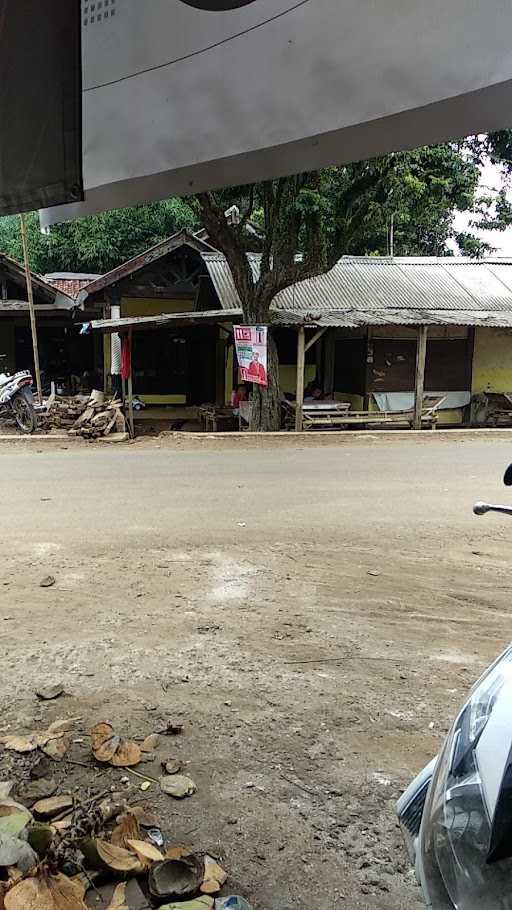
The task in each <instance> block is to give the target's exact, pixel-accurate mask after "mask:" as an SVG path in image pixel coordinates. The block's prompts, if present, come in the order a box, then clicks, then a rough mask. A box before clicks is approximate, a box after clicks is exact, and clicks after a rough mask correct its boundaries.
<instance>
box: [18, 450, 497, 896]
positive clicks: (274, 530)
mask: <svg viewBox="0 0 512 910" xmlns="http://www.w3.org/2000/svg"><path fill="white" fill-rule="evenodd" d="M510 455H511V447H510V446H509V444H508V442H506V441H502V440H498V441H495V440H493V439H492V437H489V438H487V437H486V438H485V439H477V440H470V439H468V440H464V439H463V438H460V439H459V438H457V439H456V440H455V441H446V440H444V441H443V440H438V441H437V440H435V439H434V438H433V437H431V436H430V435H429V436H428V437H427V436H426V435H425V438H424V437H423V436H422V437H421V438H420V439H419V440H416V441H411V442H409V441H405V442H404V441H402V440H400V441H399V440H398V439H397V440H389V439H379V438H377V439H371V438H370V439H366V440H363V439H358V438H354V441H353V442H351V443H349V444H344V445H336V444H333V445H328V446H322V447H318V448H316V447H312V446H308V447H307V448H300V447H295V446H294V445H293V444H290V443H288V444H287V445H286V446H284V445H283V446H279V447H276V448H267V447H265V446H264V445H263V446H260V447H259V448H257V449H255V448H253V449H250V450H244V449H241V448H240V447H238V446H237V447H235V448H233V447H231V446H230V445H229V444H225V445H222V446H217V445H216V444H214V443H212V444H211V445H205V446H202V447H197V446H195V447H194V446H193V447H192V448H191V450H188V449H187V448H184V447H183V445H181V446H180V447H179V448H177V447H176V445H175V444H174V443H173V442H172V441H165V440H164V441H159V440H157V441H155V442H154V443H148V444H147V445H143V446H140V445H134V446H132V447H130V448H126V449H125V448H123V449H109V450H103V449H100V448H99V447H89V448H87V447H81V448H77V449H76V450H74V449H72V448H70V449H69V450H66V451H61V450H60V449H56V450H55V451H51V452H47V453H45V452H36V451H32V450H30V452H27V453H26V452H25V449H22V450H21V451H20V448H18V447H16V449H15V450H14V449H11V448H9V447H5V448H2V450H1V468H2V470H1V472H0V497H1V503H2V510H1V514H0V528H1V532H2V555H3V559H2V565H1V569H0V636H1V640H2V654H3V659H2V669H3V672H2V680H1V687H0V709H1V720H0V732H5V731H7V730H9V731H15V730H16V731H18V730H30V729H33V728H34V727H36V728H40V727H41V725H43V724H45V723H46V721H47V720H53V719H54V718H56V717H62V716H69V715H79V716H81V717H82V718H83V720H82V721H81V722H80V728H81V729H82V730H87V729H88V727H89V726H90V725H92V723H94V722H95V721H99V720H104V719H110V720H111V721H113V722H115V724H116V726H118V727H120V728H121V729H122V730H124V731H125V732H127V733H130V734H131V735H133V736H143V735H146V734H147V733H150V732H151V731H152V730H153V729H154V728H155V726H156V724H157V721H158V719H160V718H172V719H174V720H176V721H179V722H183V723H184V725H185V728H184V732H183V734H182V735H181V736H179V737H174V738H172V740H169V739H166V740H165V741H163V743H162V747H161V755H160V757H166V756H167V755H168V754H169V753H171V752H172V753H173V754H176V755H178V756H180V757H181V758H182V759H183V760H184V761H188V762H190V764H189V765H188V773H189V774H190V776H191V777H193V778H194V780H195V781H196V783H197V787H198V791H197V793H196V794H195V795H194V796H193V797H191V798H190V799H188V800H185V801H184V802H181V803H175V802H172V801H171V799H170V798H169V797H165V796H163V794H158V793H157V787H156V786H154V785H153V786H152V787H151V789H150V790H149V791H148V794H147V797H148V803H149V804H151V805H153V806H155V807H156V808H157V810H158V812H159V813H160V814H161V816H162V818H163V819H164V821H165V825H164V827H165V830H166V834H167V836H168V837H169V838H172V839H173V840H175V841H177V842H180V843H183V842H185V843H192V844H193V845H194V846H195V847H197V848H198V849H199V848H200V849H209V850H210V851H211V852H214V853H217V854H219V855H221V856H222V857H223V858H224V863H225V865H226V867H227V869H228V870H229V872H230V890H231V892H235V893H236V892H239V893H241V894H243V895H245V896H246V897H247V898H248V899H249V900H250V901H251V903H252V904H253V906H254V908H255V910H292V908H293V910H311V908H315V910H332V908H333V907H346V908H350V910H352V908H382V910H384V908H385V910H398V908H404V910H405V908H408V910H410V908H413V907H415V906H418V907H419V906H420V904H419V893H418V890H417V888H416V886H415V884H414V880H413V877H412V875H411V873H410V872H409V868H408V863H407V860H406V857H405V854H404V851H403V849H402V845H401V841H400V835H399V832H398V831H397V829H396V826H395V823H394V818H393V812H392V807H393V801H394V798H395V797H396V795H398V793H399V791H400V790H401V788H403V786H404V785H405V784H406V783H407V782H408V780H409V778H410V777H411V776H412V775H413V774H414V773H415V772H416V771H417V770H419V768H420V767H421V766H422V764H423V763H425V762H426V760H427V759H429V758H430V757H431V756H432V754H433V753H435V752H436V750H437V749H438V748H439V744H440V742H441V740H442V737H443V734H444V732H445V731H446V729H447V725H448V723H449V721H450V719H451V718H452V716H453V714H454V711H455V710H456V708H457V706H458V704H459V703H460V701H461V698H462V696H463V695H464V693H465V691H466V690H467V688H468V687H469V685H470V684H471V683H472V681H473V680H474V679H475V677H476V676H477V675H478V673H479V672H480V671H481V670H482V669H483V668H484V667H485V665H486V664H487V663H488V662H489V661H490V660H491V658H493V657H494V656H495V655H496V654H497V653H498V652H499V651H500V650H501V649H502V648H503V647H504V646H505V645H506V644H507V643H508V641H509V638H512V635H511V623H510V593H511V590H512V575H511V573H510V559H509V553H510V546H511V542H512V523H507V520H506V519H505V518H499V517H490V516H487V517H486V518H482V519H476V518H474V517H473V516H472V514H471V505H472V502H473V501H474V500H475V499H479V498H482V499H491V500H492V499H499V498H503V496H504V488H503V487H501V485H500V475H501V473H502V469H503V467H504V465H505V464H506V463H507V461H508V459H509V457H510ZM505 498H506V497H505ZM47 575H53V576H54V577H55V579H56V583H55V585H54V586H53V587H50V588H41V587H40V586H39V582H40V581H41V579H42V578H43V577H44V576H47ZM333 658H336V660H333ZM50 680H51V681H55V680H62V681H63V683H64V684H65V688H66V692H67V693H69V694H68V695H67V696H65V697H62V698H60V699H59V700H58V701H56V702H48V703H40V702H38V701H37V699H36V698H35V695H34V690H35V688H36V687H37V686H38V685H39V684H41V683H42V682H44V681H50ZM77 738H78V739H82V740H83V737H82V736H77ZM87 749H88V746H87V740H83V741H82V742H81V743H76V744H74V745H73V752H72V753H70V754H72V755H73V756H74V757H75V758H76V759H78V760H83V761H88V753H87ZM12 765H13V760H12V757H11V756H10V754H7V753H6V754H4V755H3V756H2V755H1V754H0V778H4V777H5V776H6V775H7V774H9V773H11V772H12V770H13V769H12ZM17 767H18V771H16V768H15V769H14V770H15V773H21V772H19V765H18V766H17ZM144 772H145V773H148V774H149V775H152V776H158V773H159V762H156V763H155V767H154V768H153V769H152V765H151V764H149V765H144ZM59 773H60V776H61V779H62V780H64V777H65V774H67V773H69V779H70V781H71V782H72V783H75V784H76V783H78V782H79V780H80V775H81V774H87V773H88V772H86V771H83V772H82V771H81V769H80V768H79V767H78V766H70V765H66V766H60V771H59ZM122 773H123V772H120V771H115V770H113V769H112V770H110V771H106V772H104V773H103V775H100V776H99V780H100V784H101V785H104V784H106V785H108V784H109V783H110V782H111V781H113V780H116V779H117V778H119V777H120V776H122ZM139 783H140V781H139V782H138V781H137V780H136V779H135V778H134V780H133V784H134V786H135V787H137V786H138V785H139ZM139 796H140V797H142V794H140V793H139Z"/></svg>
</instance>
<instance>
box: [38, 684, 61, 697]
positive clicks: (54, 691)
mask: <svg viewBox="0 0 512 910" xmlns="http://www.w3.org/2000/svg"><path fill="white" fill-rule="evenodd" d="M63 692H64V686H63V685H62V683H55V685H53V686H41V687H40V688H39V689H36V695H37V697H38V698H42V699H43V701H53V699H54V698H58V697H59V695H62V693H63Z"/></svg>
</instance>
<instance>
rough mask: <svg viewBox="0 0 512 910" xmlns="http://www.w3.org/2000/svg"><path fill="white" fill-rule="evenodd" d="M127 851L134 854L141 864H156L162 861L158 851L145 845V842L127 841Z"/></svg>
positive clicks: (151, 845) (149, 845) (150, 845)
mask: <svg viewBox="0 0 512 910" xmlns="http://www.w3.org/2000/svg"><path fill="white" fill-rule="evenodd" d="M127 846H128V849H129V850H131V851H132V852H133V853H135V855H136V856H138V857H139V859H140V861H141V863H146V864H147V863H148V860H149V862H150V863H156V862H160V861H161V860H163V856H162V854H161V853H160V850H157V849H156V847H154V846H153V844H148V843H146V841H145V840H129V841H127Z"/></svg>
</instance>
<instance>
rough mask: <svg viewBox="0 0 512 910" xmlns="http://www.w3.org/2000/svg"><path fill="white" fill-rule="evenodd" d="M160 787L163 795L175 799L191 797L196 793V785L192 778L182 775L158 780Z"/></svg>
mask: <svg viewBox="0 0 512 910" xmlns="http://www.w3.org/2000/svg"><path fill="white" fill-rule="evenodd" d="M159 783H160V787H161V789H162V790H163V792H164V793H167V794H168V795H169V796H174V798H175V799H183V798H184V797H185V796H192V794H193V793H195V792H196V785H195V783H194V781H193V780H192V778H190V777H186V776H185V775H184V774H173V775H170V776H169V777H160V778H159Z"/></svg>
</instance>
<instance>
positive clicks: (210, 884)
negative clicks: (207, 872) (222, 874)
mask: <svg viewBox="0 0 512 910" xmlns="http://www.w3.org/2000/svg"><path fill="white" fill-rule="evenodd" d="M200 891H202V893H203V894H218V893H219V891H220V885H219V883H218V882H216V881H215V879H213V878H212V879H209V880H208V881H205V882H203V884H202V885H201V888H200Z"/></svg>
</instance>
